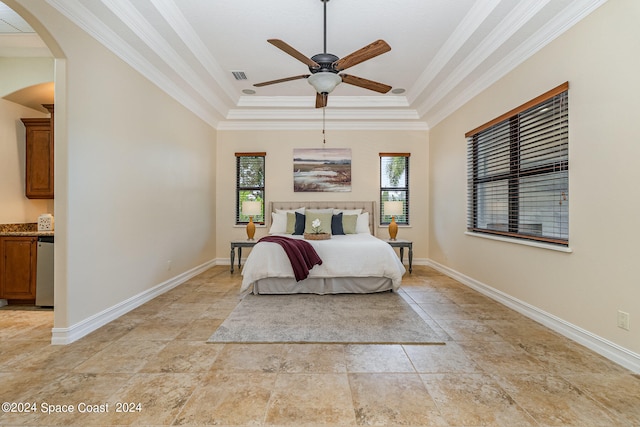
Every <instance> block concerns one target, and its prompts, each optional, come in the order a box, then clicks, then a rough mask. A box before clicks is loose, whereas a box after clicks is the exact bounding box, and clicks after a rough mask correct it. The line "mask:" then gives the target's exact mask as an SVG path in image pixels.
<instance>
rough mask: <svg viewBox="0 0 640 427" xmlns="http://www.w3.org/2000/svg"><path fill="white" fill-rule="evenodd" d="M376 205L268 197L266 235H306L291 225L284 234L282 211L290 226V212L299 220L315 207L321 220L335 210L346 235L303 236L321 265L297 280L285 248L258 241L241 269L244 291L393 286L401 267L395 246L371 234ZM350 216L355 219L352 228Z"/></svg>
mask: <svg viewBox="0 0 640 427" xmlns="http://www.w3.org/2000/svg"><path fill="white" fill-rule="evenodd" d="M375 207H376V202H373V201H369V202H353V201H343V202H330V201H325V202H271V203H270V204H269V212H268V214H267V215H266V217H267V219H268V223H267V226H268V227H269V232H270V233H269V234H270V235H274V236H286V237H288V238H291V239H304V236H303V235H292V234H290V232H291V229H289V230H288V231H289V233H287V232H286V230H285V229H283V228H282V223H281V221H282V218H283V214H285V215H287V218H289V223H288V225H289V228H291V220H292V219H291V217H292V215H295V213H296V212H298V215H296V218H297V219H298V220H300V215H302V214H303V213H304V214H305V217H307V218H309V219H310V218H311V216H313V215H314V214H316V213H318V212H322V213H323V214H325V215H324V216H322V218H324V219H326V218H329V217H333V215H332V214H331V213H333V214H336V215H338V217H337V218H340V215H342V218H344V221H345V222H344V224H345V228H344V231H345V233H346V234H344V235H336V234H334V235H331V238H330V239H328V240H305V241H306V242H309V243H310V244H311V245H312V247H313V248H314V249H315V251H316V252H317V254H318V255H319V256H320V258H321V259H322V264H321V265H315V266H313V268H311V269H310V270H309V275H308V277H307V278H306V279H304V280H300V281H297V280H296V279H295V277H294V271H293V268H292V266H291V262H290V261H289V259H288V257H287V255H286V253H285V250H284V249H283V247H281V246H280V245H279V244H277V243H273V242H259V243H258V244H256V245H255V246H254V248H253V249H252V250H251V253H250V254H249V256H248V257H247V260H246V261H245V264H244V267H243V269H242V276H243V277H242V288H241V290H242V292H243V293H248V292H252V293H254V294H296V293H313V294H339V293H374V292H384V291H397V290H398V288H399V287H400V283H401V281H402V276H403V274H404V273H405V268H404V266H403V265H402V263H401V262H400V260H399V259H398V256H397V255H396V253H395V251H394V249H393V248H392V247H391V246H390V245H389V244H387V243H386V242H384V241H383V240H380V239H378V238H376V237H375V220H376V210H375ZM310 212H311V214H309V213H310ZM329 212H331V213H329ZM354 216H355V217H356V219H354ZM333 220H334V221H335V220H336V217H334V218H333ZM352 221H355V230H354V228H353V222H352ZM325 222H326V221H325ZM347 222H350V224H351V225H347ZM297 225H300V224H297ZM298 231H299V230H298ZM325 231H326V230H325ZM334 231H335V230H334ZM354 231H355V232H354Z"/></svg>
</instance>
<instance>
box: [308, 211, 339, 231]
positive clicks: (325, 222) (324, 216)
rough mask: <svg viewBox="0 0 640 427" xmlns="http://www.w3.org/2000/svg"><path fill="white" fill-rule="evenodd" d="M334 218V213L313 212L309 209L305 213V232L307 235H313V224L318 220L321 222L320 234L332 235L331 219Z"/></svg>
mask: <svg viewBox="0 0 640 427" xmlns="http://www.w3.org/2000/svg"><path fill="white" fill-rule="evenodd" d="M332 216H333V213H332V212H322V213H318V212H315V213H314V212H313V211H310V210H309V209H307V210H306V212H305V221H304V222H305V225H304V232H305V233H313V232H314V231H313V226H312V225H311V223H312V222H313V221H315V220H316V219H319V220H320V233H331V217H332Z"/></svg>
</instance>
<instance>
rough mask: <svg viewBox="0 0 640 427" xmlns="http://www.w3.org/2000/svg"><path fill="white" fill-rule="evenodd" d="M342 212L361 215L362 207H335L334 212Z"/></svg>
mask: <svg viewBox="0 0 640 427" xmlns="http://www.w3.org/2000/svg"><path fill="white" fill-rule="evenodd" d="M340 212H342V215H360V214H361V213H362V209H334V210H333V213H334V214H339V213H340Z"/></svg>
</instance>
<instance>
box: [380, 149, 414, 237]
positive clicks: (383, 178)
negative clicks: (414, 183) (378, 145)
mask: <svg viewBox="0 0 640 427" xmlns="http://www.w3.org/2000/svg"><path fill="white" fill-rule="evenodd" d="M409 157H411V154H410V153H380V224H389V223H390V222H391V215H386V214H385V212H384V202H388V201H400V202H402V215H396V216H395V221H396V223H398V224H404V225H408V224H409Z"/></svg>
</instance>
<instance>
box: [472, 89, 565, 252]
mask: <svg viewBox="0 0 640 427" xmlns="http://www.w3.org/2000/svg"><path fill="white" fill-rule="evenodd" d="M568 92H569V84H568V83H564V84H562V85H560V86H558V87H557V88H555V89H552V90H550V91H549V92H547V93H545V94H543V95H541V96H539V97H538V98H536V99H534V100H532V101H530V102H528V103H526V104H524V105H522V106H520V107H518V108H516V109H514V110H512V111H510V112H509V113H507V114H505V115H503V116H501V117H499V118H497V119H495V120H492V121H491V122H489V123H487V124H485V125H483V126H481V127H479V128H477V129H474V130H473V131H471V132H468V133H467V134H466V135H465V136H466V138H467V178H468V212H467V230H469V231H473V232H479V233H489V234H494V235H501V236H508V237H514V238H518V239H526V240H533V241H539V242H545V243H551V244H556V245H563V246H568V244H569V118H568V117H569V105H568V104H569V99H568V96H569V94H568Z"/></svg>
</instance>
